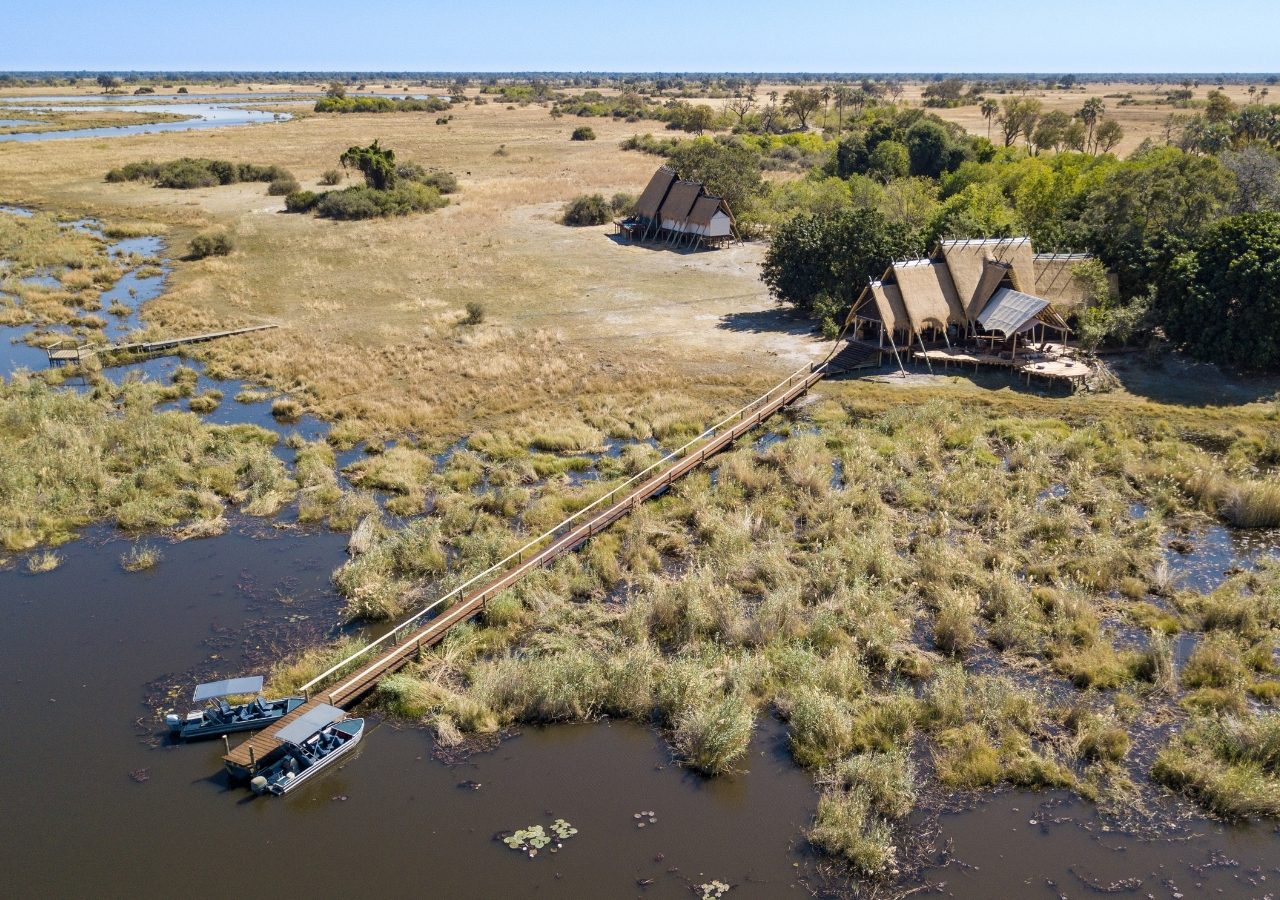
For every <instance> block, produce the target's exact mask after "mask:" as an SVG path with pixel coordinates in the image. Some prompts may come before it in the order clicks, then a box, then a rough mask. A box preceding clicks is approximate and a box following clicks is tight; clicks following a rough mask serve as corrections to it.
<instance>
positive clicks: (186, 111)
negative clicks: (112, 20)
mask: <svg viewBox="0 0 1280 900" xmlns="http://www.w3.org/2000/svg"><path fill="white" fill-rule="evenodd" d="M0 108H3V109H8V110H34V109H47V108H55V109H57V110H58V111H61V112H101V111H104V110H118V111H123V112H144V113H146V112H153V113H174V114H177V115H182V116H191V118H189V119H184V120H182V121H179V122H151V123H149V124H144V125H106V126H102V127H98V128H73V129H70V130H67V131H16V132H12V133H10V134H0V141H53V140H63V139H66V138H81V137H122V136H124V135H129V134H151V133H155V132H161V131H193V130H198V129H203V128H223V127H226V126H228V125H257V124H261V123H264V122H275V121H281V120H283V119H288V118H291V117H290V116H289V115H288V114H287V113H274V112H264V111H262V110H257V109H244V108H242V107H237V106H223V105H217V104H213V103H128V104H123V103H121V104H95V105H91V106H89V105H86V106H73V105H58V106H56V107H42V106H34V105H32V106H14V105H10V106H6V107H0Z"/></svg>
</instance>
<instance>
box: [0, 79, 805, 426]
mask: <svg viewBox="0 0 1280 900" xmlns="http://www.w3.org/2000/svg"><path fill="white" fill-rule="evenodd" d="M433 123H434V116H431V115H428V114H420V113H405V114H391V115H388V114H382V115H373V116H370V115H340V116H315V115H308V116H305V117H303V118H300V119H298V120H295V121H292V122H287V123H283V124H277V125H265V126H250V127H241V128H228V129H219V130H210V131H204V132H188V133H180V134H166V135H137V136H131V137H128V138H121V139H112V140H102V141H93V140H74V141H60V142H55V143H50V144H42V145H12V144H10V145H0V171H3V172H4V173H5V174H4V175H3V176H0V201H4V202H18V203H30V204H36V205H41V206H45V207H49V208H56V209H60V210H69V211H75V212H84V213H92V214H96V215H100V216H103V217H104V218H107V219H112V220H114V219H128V220H139V219H150V220H153V221H156V222H158V223H161V224H163V225H166V226H168V227H169V239H170V241H171V245H170V246H171V247H182V246H185V242H186V241H187V240H188V239H189V238H190V236H191V234H193V233H195V232H196V231H198V230H200V229H202V228H206V227H209V226H219V227H224V228H227V229H229V230H230V231H231V232H232V234H233V235H234V238H235V242H236V251H235V252H234V253H233V254H232V255H231V256H229V257H225V258H217V259H206V260H201V261H198V262H180V263H178V264H177V265H176V266H175V270H174V274H173V277H172V280H171V288H170V290H169V291H168V292H167V293H166V295H165V297H164V298H162V299H161V300H159V301H157V302H154V303H152V304H151V305H150V306H149V307H148V309H147V315H148V317H149V320H150V321H151V322H152V323H154V325H155V329H154V330H155V331H157V332H163V333H181V332H184V331H193V330H195V331H198V330H204V329H205V328H212V327H222V326H231V325H237V324H249V323H255V322H262V321H272V322H279V323H281V324H282V325H284V326H286V327H285V328H283V329H281V330H279V331H276V332H270V333H268V334H265V335H261V336H255V339H253V340H252V341H249V340H242V341H234V342H226V343H224V344H220V345H218V346H210V347H209V348H208V349H207V350H206V351H205V352H207V353H208V355H209V356H210V358H211V359H212V360H213V361H214V362H215V363H216V364H218V365H219V366H220V367H221V371H223V372H236V373H238V374H241V375H244V376H247V377H250V378H253V379H258V380H261V381H264V382H267V383H269V384H270V385H271V386H273V387H276V388H279V389H282V390H287V391H289V392H290V394H291V395H292V396H294V397H297V398H298V399H299V400H301V401H302V402H303V403H304V404H306V405H307V406H308V407H309V408H311V409H313V410H316V411H319V412H321V413H323V414H327V415H330V416H334V417H341V418H345V419H348V420H356V421H359V422H364V423H367V425H366V426H365V427H366V430H369V429H371V430H379V431H387V432H397V431H403V430H414V431H415V432H417V433H419V434H424V435H443V434H461V433H465V432H469V431H471V430H474V429H475V428H477V427H484V426H487V425H489V424H490V423H501V422H503V421H504V420H505V419H506V418H508V417H510V416H511V415H513V414H515V413H519V412H521V411H524V410H528V409H530V408H537V409H538V412H539V417H540V418H543V419H544V420H551V419H553V418H555V417H556V416H558V415H561V414H564V413H566V412H571V411H575V410H583V409H586V408H589V407H592V406H594V405H595V404H594V403H593V402H592V401H593V398H598V397H602V396H604V395H607V394H621V395H632V394H638V395H640V396H642V397H643V396H646V395H647V396H656V395H657V394H658V393H659V392H663V391H672V390H679V391H681V392H682V393H692V394H694V395H697V396H698V397H700V398H709V399H712V400H716V401H719V400H720V399H721V398H724V403H725V404H729V403H733V402H734V401H736V400H737V399H739V398H741V397H742V396H743V395H744V394H745V393H747V392H748V391H749V390H751V389H754V388H756V387H758V386H760V385H763V384H765V383H766V382H768V381H770V380H771V379H774V378H775V377H776V376H777V375H778V374H780V373H784V372H786V371H790V370H792V369H794V368H795V367H796V366H798V365H800V364H801V363H803V362H804V361H805V360H807V359H811V358H815V357H817V356H819V355H820V354H821V353H822V351H823V350H824V349H825V348H824V347H823V346H822V345H821V344H820V343H818V342H815V341H812V340H810V339H809V338H808V337H807V336H797V335H794V334H790V333H788V332H787V331H786V330H783V329H776V328H772V327H770V323H769V321H768V319H769V317H770V316H772V315H775V313H774V306H773V304H772V301H771V300H770V299H769V298H768V296H767V292H766V290H765V289H764V287H763V286H762V285H761V283H760V281H759V278H758V263H759V259H760V257H761V256H762V251H763V248H762V247H760V246H759V245H754V246H752V245H747V246H741V247H733V248H730V249H727V250H724V251H720V252H716V253H702V254H689V255H685V254H677V253H671V252H666V251H659V250H652V249H646V248H641V247H635V246H625V245H620V244H617V243H615V242H614V241H612V240H611V239H610V234H609V232H610V230H611V229H609V228H608V227H605V228H586V229H570V228H566V227H564V226H561V225H558V224H556V223H555V222H554V217H555V214H556V211H557V210H558V209H559V208H560V206H561V205H562V204H563V203H564V202H565V200H567V199H569V198H570V197H572V196H574V195H576V194H579V193H581V192H583V191H584V190H589V191H599V192H601V193H606V194H607V193H610V192H614V191H622V190H626V191H630V192H633V193H635V192H638V191H639V189H640V188H641V187H642V186H643V185H644V183H645V182H646V180H647V179H648V177H649V175H650V174H651V173H652V171H653V168H654V166H655V165H656V160H655V159H654V158H652V157H649V156H646V155H644V154H638V153H625V152H623V151H621V150H619V149H618V148H617V142H618V141H619V140H620V139H622V138H623V137H625V136H628V135H630V134H631V133H633V132H634V131H635V126H634V125H627V124H626V123H615V122H612V121H601V122H598V123H595V122H593V127H595V128H596V130H597V132H598V133H599V135H600V139H599V140H597V141H593V142H571V141H570V140H569V134H570V132H571V131H572V129H573V125H574V123H573V122H569V121H566V120H554V119H552V118H551V117H550V116H549V115H548V112H547V110H546V109H545V108H542V107H538V106H529V107H526V108H517V109H514V110H508V109H507V108H505V107H503V106H501V105H499V104H496V103H490V104H487V105H484V106H479V107H474V106H462V107H459V108H458V109H456V110H455V111H454V119H453V121H452V122H451V123H450V124H449V125H447V126H437V125H435V124H433ZM373 137H378V138H379V139H381V140H382V142H383V143H384V144H386V145H388V146H391V147H393V148H395V150H396V151H397V154H398V155H399V157H400V158H402V159H406V160H413V161H416V162H419V163H422V164H424V165H426V166H429V167H439V168H443V169H447V170H449V171H452V172H454V173H455V174H456V175H457V176H458V179H459V181H460V183H461V190H460V191H459V193H457V194H455V195H453V197H452V198H451V200H452V203H451V205H450V206H448V207H447V208H445V209H443V210H441V211H438V212H435V213H432V214H429V215H420V216H410V217H406V218H399V219H391V220H380V221H365V222H348V223H340V222H332V221H326V220H322V219H316V218H313V217H310V216H300V215H288V214H284V213H282V212H281V210H282V208H283V203H282V201H281V200H280V199H279V198H274V197H268V196H266V195H265V191H264V189H263V187H262V186H261V185H257V184H252V185H231V186H226V187H218V188H209V189H197V190H189V191H169V190H162V189H156V188H153V187H149V186H144V185H135V184H111V185H109V184H105V183H104V182H103V181H102V176H103V175H104V174H105V173H106V171H107V170H108V169H110V168H112V167H113V166H118V165H121V164H123V163H126V162H130V161H134V160H140V159H146V158H152V159H166V158H173V157H177V156H182V155H192V156H208V157H215V158H225V159H233V160H269V161H271V162H272V163H275V164H278V165H282V166H284V167H286V168H288V169H289V170H290V171H292V172H294V173H295V174H296V175H297V176H298V178H299V180H300V181H301V182H302V183H303V185H304V186H305V187H307V188H313V187H315V186H316V185H317V184H318V181H319V179H320V177H321V175H322V174H323V172H324V171H325V170H327V169H331V168H333V166H334V163H335V160H336V158H337V155H338V154H339V153H340V152H341V151H342V150H343V149H345V148H346V147H348V146H350V145H351V144H354V143H365V142H368V141H369V140H370V139H372V138H373ZM500 145H505V148H506V154H505V155H501V156H499V155H495V153H494V151H495V150H496V149H497V148H498V147H499V146H500ZM468 302H479V303H482V304H483V305H484V307H485V309H486V311H487V316H486V319H485V321H484V323H483V324H481V325H474V326H473V325H464V324H462V320H463V319H464V317H465V315H466V312H465V310H466V304H467V303H468ZM744 313H745V314H752V313H763V317H762V320H761V322H754V321H753V322H749V323H748V325H750V327H744V328H740V329H738V328H735V329H727V328H722V327H720V325H721V320H722V318H723V317H725V316H730V315H734V314H744ZM759 324H764V326H765V328H764V329H763V330H757V326H758V325H759ZM215 371H217V369H215ZM687 376H692V377H693V379H694V381H693V383H692V386H689V384H688V383H686V382H685V381H684V378H685V377H687ZM579 414H580V413H579Z"/></svg>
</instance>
